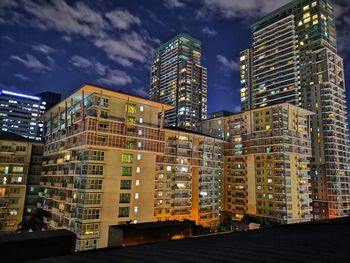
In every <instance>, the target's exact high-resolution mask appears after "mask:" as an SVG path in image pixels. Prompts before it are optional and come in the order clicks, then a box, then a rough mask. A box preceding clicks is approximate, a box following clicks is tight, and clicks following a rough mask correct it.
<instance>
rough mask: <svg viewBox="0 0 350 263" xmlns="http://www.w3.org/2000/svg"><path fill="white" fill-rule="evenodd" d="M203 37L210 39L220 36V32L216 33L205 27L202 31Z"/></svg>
mask: <svg viewBox="0 0 350 263" xmlns="http://www.w3.org/2000/svg"><path fill="white" fill-rule="evenodd" d="M201 31H202V33H203V35H205V36H208V37H212V36H215V35H217V34H218V32H216V31H215V30H214V29H213V28H210V27H208V26H204V27H202V29H201Z"/></svg>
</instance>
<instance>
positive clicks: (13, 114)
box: [0, 90, 46, 140]
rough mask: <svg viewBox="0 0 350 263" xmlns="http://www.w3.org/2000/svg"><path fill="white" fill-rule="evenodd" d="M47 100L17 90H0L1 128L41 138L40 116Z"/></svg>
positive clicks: (35, 138)
mask: <svg viewBox="0 0 350 263" xmlns="http://www.w3.org/2000/svg"><path fill="white" fill-rule="evenodd" d="M45 105H46V102H45V101H42V100H41V98H40V97H37V96H31V95H26V94H21V93H17V92H12V91H7V90H2V91H0V107H1V113H0V128H1V131H5V132H6V131H7V132H12V133H15V134H18V135H21V136H23V137H26V138H28V139H32V140H41V137H42V132H43V124H42V123H40V122H39V121H38V118H39V117H40V116H41V114H42V113H43V112H44V111H45Z"/></svg>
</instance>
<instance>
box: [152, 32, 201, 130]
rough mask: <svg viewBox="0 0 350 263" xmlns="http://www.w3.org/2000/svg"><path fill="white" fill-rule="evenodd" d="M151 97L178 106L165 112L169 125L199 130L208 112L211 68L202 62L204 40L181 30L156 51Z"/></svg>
mask: <svg viewBox="0 0 350 263" xmlns="http://www.w3.org/2000/svg"><path fill="white" fill-rule="evenodd" d="M150 98H151V99H153V100H155V101H160V102H164V103H168V104H171V105H174V106H176V107H175V108H174V109H172V110H169V111H168V112H166V114H165V120H166V125H167V126H173V127H174V126H177V127H180V128H185V129H188V130H197V125H196V123H197V122H198V121H200V120H202V119H206V115H207V69H206V68H205V67H203V66H201V43H200V41H199V40H197V39H195V38H192V37H190V36H187V35H185V34H180V35H178V36H176V37H174V38H173V39H172V40H170V41H168V42H167V43H165V44H163V45H162V46H160V47H159V48H158V49H157V50H156V51H155V54H154V61H153V66H152V72H151V88H150Z"/></svg>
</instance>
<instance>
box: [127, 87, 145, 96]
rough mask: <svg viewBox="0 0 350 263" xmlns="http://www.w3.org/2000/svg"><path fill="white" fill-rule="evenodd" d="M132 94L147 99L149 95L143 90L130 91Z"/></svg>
mask: <svg viewBox="0 0 350 263" xmlns="http://www.w3.org/2000/svg"><path fill="white" fill-rule="evenodd" d="M131 91H132V92H134V93H135V94H136V95H139V96H141V97H144V98H147V97H148V95H149V93H148V91H147V90H146V89H145V88H142V87H140V88H133V89H131Z"/></svg>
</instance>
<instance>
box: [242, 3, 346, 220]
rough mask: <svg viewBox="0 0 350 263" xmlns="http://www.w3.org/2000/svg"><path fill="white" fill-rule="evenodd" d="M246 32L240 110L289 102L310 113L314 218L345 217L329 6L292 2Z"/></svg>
mask: <svg viewBox="0 0 350 263" xmlns="http://www.w3.org/2000/svg"><path fill="white" fill-rule="evenodd" d="M252 31H253V47H252V49H250V50H247V51H245V52H244V53H242V54H241V58H240V60H241V85H243V84H245V83H247V86H241V105H242V109H244V110H248V109H256V108H259V107H264V106H266V105H272V104H275V103H280V102H289V103H292V104H294V105H298V106H301V107H303V108H305V109H308V110H310V111H312V112H314V113H315V115H313V116H312V117H311V135H312V136H311V138H312V158H311V171H310V175H311V179H312V184H311V185H312V199H313V213H314V216H315V218H316V219H322V218H334V217H340V216H345V215H347V214H349V213H350V181H349V176H350V174H349V143H348V139H349V138H348V137H349V136H348V124H347V112H346V98H345V84H344V67H343V60H342V58H341V57H340V56H339V55H338V54H337V46H336V30H335V16H334V7H333V6H332V4H331V2H330V1H328V0H294V1H291V2H290V3H288V4H286V5H284V6H282V7H281V8H279V9H277V10H275V11H273V12H272V13H270V14H268V15H266V16H265V17H263V18H261V19H260V20H259V21H257V22H256V23H254V24H253V25H252ZM250 59H251V63H249V60H250ZM249 80H251V81H250V82H249ZM249 105H250V106H249Z"/></svg>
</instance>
